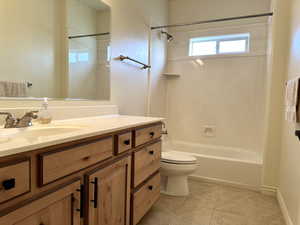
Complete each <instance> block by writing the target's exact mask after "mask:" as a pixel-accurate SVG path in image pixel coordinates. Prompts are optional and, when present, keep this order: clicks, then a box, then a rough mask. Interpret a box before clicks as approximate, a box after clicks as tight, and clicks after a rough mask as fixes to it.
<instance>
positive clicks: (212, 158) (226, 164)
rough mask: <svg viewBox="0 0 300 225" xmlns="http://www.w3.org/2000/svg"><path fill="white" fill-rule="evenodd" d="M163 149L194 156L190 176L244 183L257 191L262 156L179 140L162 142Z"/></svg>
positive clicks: (244, 185)
mask: <svg viewBox="0 0 300 225" xmlns="http://www.w3.org/2000/svg"><path fill="white" fill-rule="evenodd" d="M163 151H178V152H184V153H185V154H188V155H193V156H195V157H196V158H197V163H198V167H197V170H196V172H195V173H194V174H192V175H191V176H190V178H191V179H199V180H206V181H212V182H218V183H227V184H231V185H237V186H243V187H246V188H249V189H254V190H259V188H260V186H261V176H262V156H261V155H260V154H258V153H256V152H251V151H247V150H243V149H238V148H229V147H222V146H211V145H201V144H195V143H187V142H181V141H172V142H166V141H165V142H163Z"/></svg>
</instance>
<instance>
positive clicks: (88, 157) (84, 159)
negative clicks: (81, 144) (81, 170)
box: [82, 156, 91, 161]
mask: <svg viewBox="0 0 300 225" xmlns="http://www.w3.org/2000/svg"><path fill="white" fill-rule="evenodd" d="M90 158H91V157H90V156H86V157H84V158H83V159H82V160H83V161H88V160H90Z"/></svg>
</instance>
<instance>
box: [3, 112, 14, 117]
mask: <svg viewBox="0 0 300 225" xmlns="http://www.w3.org/2000/svg"><path fill="white" fill-rule="evenodd" d="M0 115H4V116H7V117H8V118H12V117H13V115H12V114H11V113H9V112H0Z"/></svg>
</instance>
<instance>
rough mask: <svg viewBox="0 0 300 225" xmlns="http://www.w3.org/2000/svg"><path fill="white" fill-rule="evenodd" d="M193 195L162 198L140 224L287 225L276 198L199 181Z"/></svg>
mask: <svg viewBox="0 0 300 225" xmlns="http://www.w3.org/2000/svg"><path fill="white" fill-rule="evenodd" d="M190 192H191V193H190V196H188V197H170V196H166V195H162V196H161V199H160V200H159V201H158V202H157V203H156V204H155V205H154V207H153V208H152V209H151V211H150V212H149V213H148V214H147V215H146V216H145V217H144V218H143V219H142V221H141V222H140V223H139V225H285V223H284V220H283V217H282V214H281V212H280V209H279V206H278V203H277V200H276V198H275V197H271V196H266V195H262V194H260V193H258V192H255V191H249V190H244V189H239V188H235V187H230V186H225V185H218V184H211V183H202V182H198V181H190Z"/></svg>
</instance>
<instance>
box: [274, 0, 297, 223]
mask: <svg viewBox="0 0 300 225" xmlns="http://www.w3.org/2000/svg"><path fill="white" fill-rule="evenodd" d="M278 5H279V7H281V10H282V11H284V12H285V14H286V15H289V14H290V16H287V17H286V18H285V19H284V21H285V23H281V26H282V29H284V28H283V27H290V32H286V33H282V35H285V37H288V39H287V40H288V42H281V43H280V46H282V47H285V48H287V49H288V50H289V53H288V58H287V59H288V63H287V65H288V68H287V71H286V73H284V74H283V77H284V81H285V80H288V79H293V78H295V77H297V76H299V74H300V67H299V63H300V47H299V42H300V35H299V29H300V15H299V10H300V1H299V0H290V1H282V0H281V1H279V3H278ZM281 18H282V17H281ZM289 25H290V26H289ZM283 56H284V55H283ZM284 81H283V84H281V85H282V87H284ZM282 89H283V88H282ZM280 109H281V110H282V109H283V103H282V102H281V107H280ZM296 128H297V129H300V125H299V124H297V125H296ZM294 132H295V125H294V124H291V123H288V122H286V121H284V122H283V127H282V136H283V138H282V153H281V166H280V175H279V181H280V185H279V190H280V192H281V194H282V196H283V199H284V201H285V203H286V206H287V209H288V212H289V216H290V218H291V220H292V222H293V224H294V225H298V224H300V192H299V190H300V166H299V165H300V164H299V159H300V142H299V140H298V138H297V137H296V136H295V134H294Z"/></svg>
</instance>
